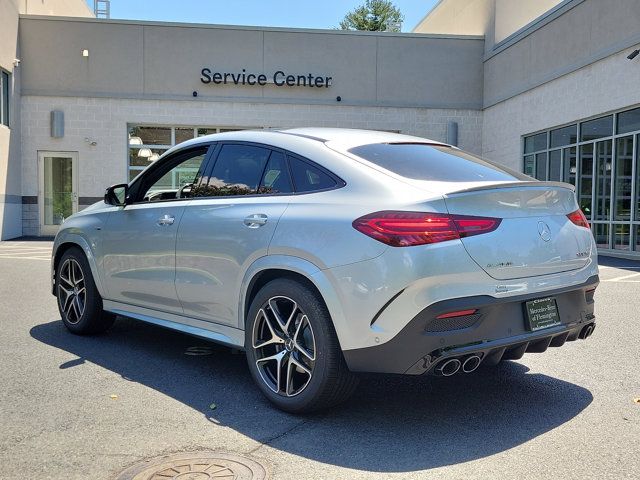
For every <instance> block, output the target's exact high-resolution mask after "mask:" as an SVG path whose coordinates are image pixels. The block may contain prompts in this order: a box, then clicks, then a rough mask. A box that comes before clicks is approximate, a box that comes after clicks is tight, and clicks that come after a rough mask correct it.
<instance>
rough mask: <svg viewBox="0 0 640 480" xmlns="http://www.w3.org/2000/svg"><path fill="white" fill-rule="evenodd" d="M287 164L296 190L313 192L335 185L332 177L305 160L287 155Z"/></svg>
mask: <svg viewBox="0 0 640 480" xmlns="http://www.w3.org/2000/svg"><path fill="white" fill-rule="evenodd" d="M289 165H290V166H291V175H292V176H293V184H294V187H295V190H296V192H314V191H316V190H324V189H327V188H333V187H335V186H336V182H335V180H334V179H333V178H331V177H330V176H329V175H327V174H326V173H324V172H323V171H322V170H320V169H319V168H317V167H314V166H313V165H311V164H309V163H307V162H303V161H302V160H299V159H297V158H295V157H289Z"/></svg>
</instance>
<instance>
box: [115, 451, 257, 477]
mask: <svg viewBox="0 0 640 480" xmlns="http://www.w3.org/2000/svg"><path fill="white" fill-rule="evenodd" d="M266 478H267V470H266V469H265V468H264V467H263V466H262V465H260V464H259V463H258V462H256V461H254V460H250V459H248V458H245V457H241V456H239V455H232V454H227V453H214V452H194V453H188V454H187V453H183V454H179V455H168V456H164V457H158V458H152V459H151V460H147V461H145V462H142V463H139V464H137V465H134V466H133V467H130V468H128V469H127V470H125V471H124V472H122V473H121V474H120V476H119V477H118V478H117V480H171V479H173V480H208V479H218V480H265V479H266Z"/></svg>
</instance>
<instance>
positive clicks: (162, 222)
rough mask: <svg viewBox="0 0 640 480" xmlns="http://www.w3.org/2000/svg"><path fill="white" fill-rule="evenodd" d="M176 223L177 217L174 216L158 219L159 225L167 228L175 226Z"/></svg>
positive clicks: (164, 216)
mask: <svg viewBox="0 0 640 480" xmlns="http://www.w3.org/2000/svg"><path fill="white" fill-rule="evenodd" d="M175 221H176V217H174V216H173V215H163V216H161V217H160V218H159V219H158V225H160V226H161V227H166V226H167V225H173V222H175Z"/></svg>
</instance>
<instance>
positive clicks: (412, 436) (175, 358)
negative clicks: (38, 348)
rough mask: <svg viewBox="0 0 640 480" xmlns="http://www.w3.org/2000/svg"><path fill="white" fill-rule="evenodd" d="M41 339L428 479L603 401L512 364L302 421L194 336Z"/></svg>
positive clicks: (293, 444) (130, 329)
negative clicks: (193, 351)
mask: <svg viewBox="0 0 640 480" xmlns="http://www.w3.org/2000/svg"><path fill="white" fill-rule="evenodd" d="M31 336H32V337H33V338H34V339H36V340H38V341H40V342H43V343H45V344H47V345H50V346H52V347H55V348H58V349H62V350H64V351H67V352H69V353H72V354H73V355H76V356H77V357H78V358H76V359H73V360H70V361H68V362H65V363H63V364H62V365H60V366H59V368H61V369H70V368H82V365H83V363H85V362H91V363H94V364H96V365H99V366H101V367H103V368H106V369H108V370H110V371H113V372H115V373H117V374H119V375H121V376H122V377H123V378H125V379H128V380H130V381H134V382H138V383H140V384H142V385H144V386H146V387H148V388H152V389H154V390H157V391H158V392H161V393H163V394H165V395H168V396H170V397H172V398H174V399H175V400H177V401H180V402H182V403H184V404H185V405H188V406H189V407H191V408H193V409H195V410H197V411H200V412H202V414H203V415H204V417H206V419H207V420H208V421H211V422H213V423H215V424H219V425H224V426H227V427H229V428H232V429H234V430H235V431H237V432H240V433H242V434H243V435H246V436H248V437H250V438H252V439H255V440H257V441H259V442H264V443H268V444H269V445H270V447H271V448H275V449H278V450H281V451H283V452H287V453H290V454H293V455H298V456H301V457H305V458H309V459H312V460H315V461H318V462H323V463H326V464H331V465H337V466H341V467H347V468H353V469H358V470H363V471H370V472H409V471H416V470H424V469H429V468H435V467H441V466H445V465H451V464H456V463H461V462H467V461H470V460H474V459H479V458H483V457H487V456H490V455H494V454H497V453H500V452H503V451H505V450H508V449H510V448H513V447H516V446H518V445H520V444H523V443H524V442H527V441H529V440H531V439H533V438H535V437H537V436H539V435H542V434H544V433H545V432H548V431H550V430H552V429H554V428H556V427H558V426H560V425H562V424H564V423H565V422H567V421H569V420H570V419H572V418H574V417H575V416H576V415H578V414H579V413H580V412H581V411H582V410H584V409H585V408H586V407H587V406H588V405H589V404H590V403H591V402H592V400H593V397H592V395H591V393H590V392H589V391H588V390H586V389H585V388H582V387H580V386H578V385H574V384H572V383H568V382H565V381H563V380H560V379H557V378H553V377H549V376H546V375H542V374H531V373H527V372H528V369H527V367H525V366H524V365H522V364H519V363H516V362H505V363H504V364H501V365H499V366H497V367H491V368H486V369H480V370H478V371H476V372H475V373H473V374H470V375H464V374H460V375H457V376H455V377H453V378H450V379H440V378H435V377H404V376H393V377H390V376H377V375H367V376H364V377H363V381H362V382H361V384H360V386H359V387H358V390H357V391H356V393H355V395H354V396H353V397H352V399H351V400H349V401H348V402H347V403H345V404H343V405H341V406H339V407H336V408H334V409H332V410H330V411H327V412H323V413H320V414H315V415H307V416H293V415H288V414H285V413H283V412H280V411H279V410H276V409H275V408H274V407H272V406H271V404H269V403H268V402H267V400H266V399H264V397H262V395H261V394H260V392H259V391H258V390H257V388H256V387H255V386H254V385H253V382H252V379H251V377H250V375H249V372H248V370H247V368H246V363H245V362H246V360H245V357H244V355H243V354H233V353H232V352H231V350H229V349H227V348H224V347H219V346H216V345H211V344H208V343H207V342H206V341H203V340H200V339H197V338H194V337H190V336H188V335H183V334H180V333H176V332H171V331H168V330H164V329H162V328H160V327H155V326H152V325H147V324H144V323H141V322H135V321H132V320H126V319H118V321H117V322H116V324H115V326H114V327H113V328H112V329H111V331H110V332H108V333H107V334H104V335H101V336H97V337H80V336H75V335H71V334H70V333H68V332H67V331H66V329H65V328H64V326H63V324H62V322H61V321H60V320H57V321H52V322H49V323H44V324H41V325H37V326H35V327H33V328H32V329H31ZM192 346H210V347H211V348H212V352H213V354H212V355H208V356H191V355H185V352H186V351H187V349H188V348H189V347H192ZM212 403H215V404H216V405H217V408H216V409H215V410H211V409H210V405H211V404H212ZM203 421H206V420H204V419H203ZM203 447H205V448H206V446H205V445H203ZM228 450H229V451H233V450H234V446H233V445H229V447H228ZM237 453H249V452H237Z"/></svg>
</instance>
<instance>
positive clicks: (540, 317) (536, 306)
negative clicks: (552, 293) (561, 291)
mask: <svg viewBox="0 0 640 480" xmlns="http://www.w3.org/2000/svg"><path fill="white" fill-rule="evenodd" d="M524 314H525V315H524V318H525V327H526V328H527V330H528V331H530V332H537V331H538V330H544V329H545V328H551V327H556V326H558V325H560V324H561V323H562V320H561V319H560V312H559V311H558V302H557V301H556V299H555V297H544V298H536V299H535V300H529V301H528V302H525V303H524Z"/></svg>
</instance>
